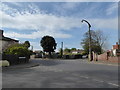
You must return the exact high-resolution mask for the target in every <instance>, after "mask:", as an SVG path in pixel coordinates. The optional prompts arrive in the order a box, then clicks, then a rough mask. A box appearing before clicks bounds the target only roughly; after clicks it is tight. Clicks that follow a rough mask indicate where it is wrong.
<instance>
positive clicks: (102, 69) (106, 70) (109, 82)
mask: <svg viewBox="0 0 120 90" xmlns="http://www.w3.org/2000/svg"><path fill="white" fill-rule="evenodd" d="M30 62H31V63H38V64H39V65H37V66H34V67H24V68H11V69H10V68H9V67H7V68H8V69H7V68H5V69H4V68H3V73H2V79H3V88H117V87H118V66H114V65H105V64H95V63H89V62H88V61H87V60H85V59H83V60H82V59H78V60H31V61H30ZM14 67H15V66H14Z"/></svg>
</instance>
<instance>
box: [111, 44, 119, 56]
mask: <svg viewBox="0 0 120 90" xmlns="http://www.w3.org/2000/svg"><path fill="white" fill-rule="evenodd" d="M111 55H112V56H120V44H118V42H116V45H113V47H112V49H111Z"/></svg>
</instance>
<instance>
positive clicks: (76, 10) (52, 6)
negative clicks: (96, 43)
mask: <svg viewBox="0 0 120 90" xmlns="http://www.w3.org/2000/svg"><path fill="white" fill-rule="evenodd" d="M0 14H1V15H2V17H0V19H2V25H0V29H2V30H4V36H7V37H11V38H14V39H18V40H20V42H24V41H26V40H29V41H30V43H31V45H33V48H34V50H42V48H41V46H40V40H41V38H42V37H43V36H45V35H50V36H53V37H54V38H55V40H56V42H57V49H59V48H60V45H61V42H64V48H66V47H67V48H80V49H81V48H82V46H81V44H80V42H81V40H82V39H83V35H84V33H85V32H87V31H88V26H87V24H86V23H81V20H82V19H86V20H88V21H89V23H90V24H91V26H92V27H91V30H101V31H103V33H104V35H105V36H107V37H108V41H107V42H106V43H107V44H108V45H107V49H111V48H112V45H113V44H115V43H116V42H117V41H118V3H117V2H4V3H2V8H0Z"/></svg>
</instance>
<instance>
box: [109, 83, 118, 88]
mask: <svg viewBox="0 0 120 90" xmlns="http://www.w3.org/2000/svg"><path fill="white" fill-rule="evenodd" d="M108 84H111V85H113V86H117V87H118V86H119V85H117V84H114V83H108Z"/></svg>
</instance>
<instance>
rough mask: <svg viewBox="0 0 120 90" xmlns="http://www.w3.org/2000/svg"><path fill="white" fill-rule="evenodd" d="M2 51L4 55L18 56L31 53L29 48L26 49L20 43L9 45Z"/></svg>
mask: <svg viewBox="0 0 120 90" xmlns="http://www.w3.org/2000/svg"><path fill="white" fill-rule="evenodd" d="M4 53H5V54H6V55H18V56H29V55H30V54H31V52H30V50H28V49H27V48H26V47H25V46H24V45H22V44H15V45H12V46H10V47H8V48H7V49H6V50H5V51H4Z"/></svg>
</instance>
